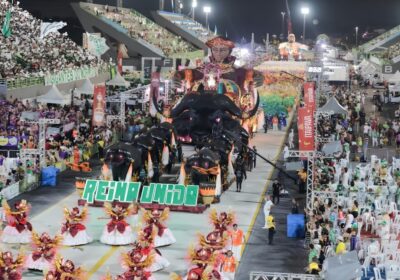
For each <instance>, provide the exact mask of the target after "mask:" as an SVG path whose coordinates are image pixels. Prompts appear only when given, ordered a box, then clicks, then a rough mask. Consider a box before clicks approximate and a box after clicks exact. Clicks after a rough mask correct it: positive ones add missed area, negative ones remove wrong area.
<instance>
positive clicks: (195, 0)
mask: <svg viewBox="0 0 400 280" xmlns="http://www.w3.org/2000/svg"><path fill="white" fill-rule="evenodd" d="M196 8H197V0H193V1H192V18H193V20H194V10H195V9H196Z"/></svg>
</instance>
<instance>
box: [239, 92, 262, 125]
mask: <svg viewBox="0 0 400 280" xmlns="http://www.w3.org/2000/svg"><path fill="white" fill-rule="evenodd" d="M259 105H260V95H259V94H258V92H257V101H256V105H254V107H253V109H251V111H250V112H248V113H247V112H244V113H243V114H242V119H245V120H246V119H249V118H251V117H253V116H254V115H255V114H256V113H257V110H258V106H259Z"/></svg>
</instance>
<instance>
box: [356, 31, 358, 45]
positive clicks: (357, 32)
mask: <svg viewBox="0 0 400 280" xmlns="http://www.w3.org/2000/svg"><path fill="white" fill-rule="evenodd" d="M356 47H358V26H356Z"/></svg>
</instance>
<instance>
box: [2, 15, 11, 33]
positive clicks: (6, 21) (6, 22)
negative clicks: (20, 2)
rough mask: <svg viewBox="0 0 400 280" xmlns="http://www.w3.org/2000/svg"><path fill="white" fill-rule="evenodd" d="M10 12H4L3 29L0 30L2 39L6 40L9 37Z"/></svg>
mask: <svg viewBox="0 0 400 280" xmlns="http://www.w3.org/2000/svg"><path fill="white" fill-rule="evenodd" d="M10 22H11V10H8V11H7V12H6V16H5V17H4V23H3V28H2V29H1V33H2V34H3V36H4V37H6V38H8V37H10V36H11V26H10Z"/></svg>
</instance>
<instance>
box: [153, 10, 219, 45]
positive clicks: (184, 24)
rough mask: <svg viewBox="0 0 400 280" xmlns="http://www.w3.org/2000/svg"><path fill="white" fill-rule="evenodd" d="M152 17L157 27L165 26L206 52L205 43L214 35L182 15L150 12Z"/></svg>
mask: <svg viewBox="0 0 400 280" xmlns="http://www.w3.org/2000/svg"><path fill="white" fill-rule="evenodd" d="M152 16H153V18H154V20H155V21H156V22H157V23H158V24H159V25H161V26H165V27H166V28H167V29H169V30H171V31H172V32H173V33H175V34H178V35H179V36H181V37H182V38H184V39H185V40H186V41H188V42H191V43H192V44H193V45H195V46H196V47H198V48H201V49H204V50H206V49H207V46H206V44H205V43H206V42H207V41H208V40H210V39H212V38H214V37H215V35H214V33H213V32H210V31H209V30H207V29H206V28H205V27H204V26H203V25H202V24H201V23H199V22H197V21H195V20H193V19H192V18H190V17H188V16H185V15H183V14H177V13H171V12H166V11H155V12H152Z"/></svg>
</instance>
